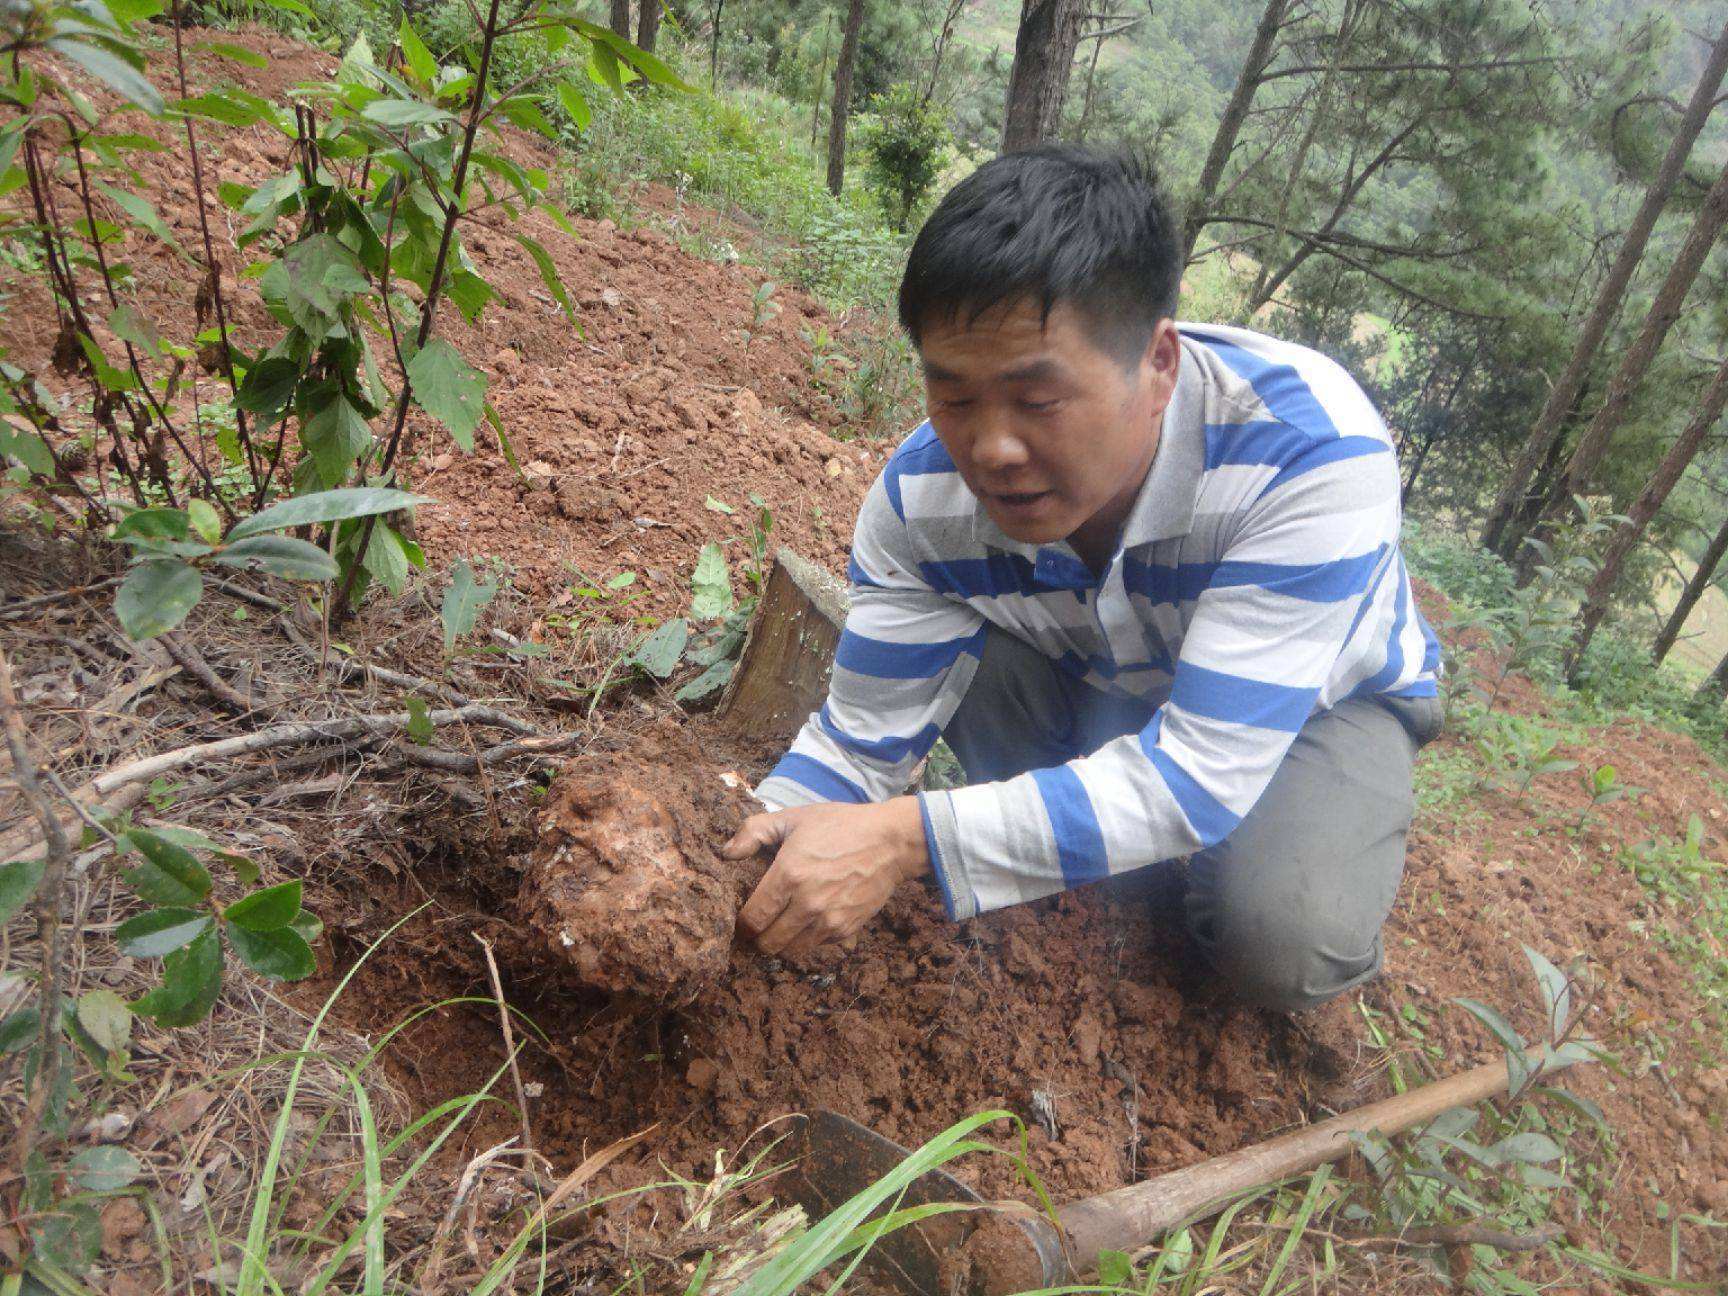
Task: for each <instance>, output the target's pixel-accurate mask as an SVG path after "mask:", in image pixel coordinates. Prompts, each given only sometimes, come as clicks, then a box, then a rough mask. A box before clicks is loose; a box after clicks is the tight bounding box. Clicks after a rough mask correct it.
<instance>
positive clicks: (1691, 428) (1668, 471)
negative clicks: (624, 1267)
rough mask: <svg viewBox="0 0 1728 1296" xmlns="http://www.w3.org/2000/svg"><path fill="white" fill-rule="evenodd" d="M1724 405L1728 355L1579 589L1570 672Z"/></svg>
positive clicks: (1568, 664) (1575, 669)
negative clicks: (1583, 587)
mask: <svg viewBox="0 0 1728 1296" xmlns="http://www.w3.org/2000/svg"><path fill="white" fill-rule="evenodd" d="M1725 409H1728V359H1724V360H1723V361H1722V365H1721V367H1720V368H1718V369H1717V370H1716V376H1715V377H1714V378H1713V379H1711V380H1710V387H1709V389H1708V390H1707V391H1706V392H1705V393H1704V399H1703V402H1702V403H1701V404H1700V405H1699V408H1698V412H1697V413H1696V414H1694V415H1693V416H1692V421H1691V422H1689V423H1688V424H1687V425H1686V430H1685V431H1684V432H1682V433H1681V434H1680V437H1679V439H1678V440H1677V441H1675V442H1674V444H1673V445H1672V446H1671V447H1669V450H1668V453H1667V454H1665V455H1663V456H1662V462H1661V463H1659V464H1657V465H1656V471H1655V472H1654V473H1652V474H1651V475H1650V480H1649V481H1648V482H1646V483H1645V484H1644V489H1643V490H1641V491H1640V492H1638V498H1637V499H1636V500H1634V501H1633V502H1632V507H1631V508H1630V509H1628V510H1627V511H1626V521H1624V522H1622V523H1621V524H1620V526H1619V527H1618V528H1617V529H1616V530H1615V532H1614V535H1613V537H1612V538H1611V539H1610V540H1609V541H1608V548H1607V549H1606V550H1605V551H1604V552H1603V554H1602V565H1601V566H1600V567H1598V568H1597V569H1596V575H1595V577H1594V578H1592V580H1591V581H1590V588H1589V589H1587V590H1586V591H1585V592H1584V605H1583V606H1582V607H1581V608H1579V609H1578V633H1577V635H1576V636H1575V637H1574V638H1573V641H1572V648H1571V650H1570V652H1569V653H1568V655H1567V659H1566V667H1567V673H1568V674H1569V675H1571V676H1574V677H1576V675H1577V672H1578V666H1579V664H1580V663H1581V662H1582V661H1583V660H1584V650H1585V649H1586V648H1588V647H1589V646H1590V640H1591V637H1592V636H1594V635H1595V633H1596V627H1597V626H1599V625H1601V624H1602V618H1603V616H1604V615H1606V614H1607V611H1608V599H1609V597H1610V596H1611V595H1612V594H1613V593H1614V587H1615V586H1616V585H1618V584H1619V583H1620V569H1621V567H1623V566H1624V565H1625V563H1626V557H1627V555H1628V554H1630V553H1631V552H1632V547H1633V546H1634V545H1635V544H1637V543H1638V541H1639V540H1641V539H1643V537H1644V531H1645V528H1647V527H1648V526H1649V525H1650V519H1651V518H1653V517H1655V516H1656V510H1657V509H1659V508H1661V507H1662V505H1663V504H1664V503H1665V502H1666V501H1667V499H1668V496H1669V494H1670V493H1671V492H1672V491H1673V489H1674V487H1675V485H1676V484H1677V483H1678V482H1679V481H1680V477H1681V475H1682V474H1683V473H1685V471H1686V468H1687V465H1689V464H1690V463H1691V462H1692V460H1693V458H1694V457H1695V456H1696V455H1697V454H1698V449H1699V447H1700V446H1702V445H1703V444H1704V438H1705V437H1706V436H1708V435H1709V433H1710V429H1711V428H1713V427H1715V426H1716V420H1717V419H1719V418H1721V417H1722V411H1723V410H1725ZM1574 684H1576V679H1575V678H1574Z"/></svg>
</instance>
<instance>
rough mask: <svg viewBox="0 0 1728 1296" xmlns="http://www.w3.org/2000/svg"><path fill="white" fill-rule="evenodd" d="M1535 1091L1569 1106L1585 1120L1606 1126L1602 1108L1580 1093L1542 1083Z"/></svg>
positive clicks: (1606, 1122)
mask: <svg viewBox="0 0 1728 1296" xmlns="http://www.w3.org/2000/svg"><path fill="white" fill-rule="evenodd" d="M1535 1092H1536V1093H1538V1094H1540V1095H1541V1096H1542V1097H1544V1098H1552V1099H1553V1100H1554V1101H1555V1102H1557V1103H1559V1104H1560V1105H1561V1106H1563V1107H1568V1108H1570V1109H1571V1110H1572V1111H1575V1112H1577V1113H1578V1115H1580V1116H1582V1117H1583V1118H1584V1119H1585V1120H1587V1121H1592V1122H1594V1123H1595V1124H1597V1125H1600V1126H1601V1127H1602V1128H1603V1129H1607V1128H1608V1118H1607V1116H1605V1115H1604V1114H1603V1112H1602V1109H1601V1108H1600V1107H1598V1106H1597V1105H1596V1104H1595V1103H1594V1102H1593V1101H1591V1100H1590V1099H1588V1098H1586V1097H1584V1096H1583V1095H1582V1094H1575V1093H1573V1092H1572V1091H1571V1090H1570V1089H1562V1088H1560V1087H1559V1086H1558V1085H1544V1086H1542V1087H1541V1088H1539V1089H1537V1090H1535Z"/></svg>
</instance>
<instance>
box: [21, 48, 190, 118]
mask: <svg viewBox="0 0 1728 1296" xmlns="http://www.w3.org/2000/svg"><path fill="white" fill-rule="evenodd" d="M46 45H47V48H48V49H51V50H53V51H54V52H55V53H56V54H60V55H62V56H64V57H66V58H69V59H71V60H72V61H73V62H74V63H76V64H77V65H78V66H79V67H81V68H83V69H84V70H85V71H86V72H88V73H89V74H90V75H91V76H93V77H95V78H96V79H97V80H98V81H101V82H103V83H104V84H106V85H107V86H108V88H109V89H111V90H113V91H114V92H115V93H117V94H119V95H120V96H121V97H123V98H125V99H127V100H128V101H130V102H132V103H135V104H137V105H138V106H139V107H140V108H142V109H143V110H144V111H145V112H147V113H149V114H150V115H151V116H152V117H157V116H160V115H161V113H162V96H161V95H159V94H157V93H156V87H155V86H153V85H151V84H150V82H149V80H148V79H146V77H145V76H144V74H143V73H142V72H140V71H139V70H138V69H137V68H135V67H133V66H132V64H130V63H128V62H127V61H126V60H125V59H123V58H121V57H120V56H119V55H118V54H113V53H110V52H109V51H108V50H106V49H102V48H100V47H98V46H95V45H87V44H85V43H84V42H83V41H81V40H72V39H71V38H69V37H65V36H54V37H50V38H49V40H48V41H47V42H46Z"/></svg>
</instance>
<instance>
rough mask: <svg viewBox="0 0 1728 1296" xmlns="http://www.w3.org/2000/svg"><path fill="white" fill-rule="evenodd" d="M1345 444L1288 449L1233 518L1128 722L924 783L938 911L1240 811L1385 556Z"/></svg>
mask: <svg viewBox="0 0 1728 1296" xmlns="http://www.w3.org/2000/svg"><path fill="white" fill-rule="evenodd" d="M1352 440H1355V439H1354V438H1353V439H1352ZM1362 440H1363V441H1365V440H1366V438H1363V439H1362ZM1351 450H1352V453H1349V454H1342V453H1340V450H1339V449H1338V447H1337V443H1336V442H1334V443H1331V448H1328V444H1327V443H1317V444H1316V445H1315V446H1314V447H1313V448H1311V449H1309V450H1307V451H1305V452H1303V453H1300V454H1298V455H1296V456H1294V457H1293V458H1291V459H1290V460H1289V461H1287V462H1286V463H1285V464H1284V465H1283V466H1282V467H1281V468H1280V470H1279V471H1278V472H1277V473H1276V474H1275V475H1274V477H1273V478H1272V480H1271V481H1270V482H1269V483H1268V484H1267V485H1266V487H1265V489H1264V490H1263V491H1262V492H1261V493H1260V495H1259V497H1258V498H1257V499H1256V500H1255V502H1254V503H1253V504H1252V505H1250V506H1249V507H1248V508H1247V510H1246V511H1245V512H1244V514H1243V518H1242V524H1241V526H1240V529H1239V530H1238V532H1237V535H1236V537H1235V539H1234V540H1233V542H1232V543H1231V544H1230V546H1229V547H1228V549H1227V551H1226V553H1225V554H1224V558H1223V561H1221V562H1220V563H1219V565H1218V567H1217V570H1216V572H1215V573H1214V575H1213V577H1212V579H1211V582H1210V583H1209V585H1208V587H1207V588H1206V590H1205V591H1204V592H1203V593H1202V594H1201V596H1200V599H1199V601H1198V604H1197V606H1196V608H1195V613H1194V619H1193V621H1192V623H1191V624H1190V626H1189V628H1188V632H1187V635H1186V637H1185V638H1184V640H1183V644H1182V649H1181V655H1180V658H1179V660H1178V662H1177V664H1176V669H1175V673H1174V679H1173V681H1172V685H1171V696H1170V699H1169V701H1168V702H1167V703H1166V704H1165V705H1164V706H1162V707H1160V708H1159V709H1158V711H1157V712H1156V713H1155V714H1154V715H1153V717H1152V720H1151V722H1150V723H1149V724H1148V725H1147V727H1146V728H1145V729H1144V730H1143V731H1142V732H1140V733H1138V734H1130V735H1127V736H1125V737H1122V738H1118V739H1116V740H1115V741H1114V742H1111V743H1109V744H1107V745H1106V746H1104V747H1103V748H1101V749H1099V750H1098V751H1097V752H1095V753H1093V754H1092V755H1089V756H1086V757H1082V758H1080V759H1077V760H1073V761H1070V762H1069V763H1067V764H1066V765H1062V766H1058V767H1055V768H1052V769H1043V770H1034V771H1033V772H1031V773H1029V774H1023V775H1021V776H1019V777H1017V778H1013V779H1008V780H1006V781H1003V782H1000V783H987V784H982V785H979V786H974V787H967V788H959V789H956V790H953V791H949V792H933V793H926V794H924V798H923V800H924V809H925V816H926V823H927V825H928V835H929V836H930V838H931V839H932V855H933V856H934V858H933V860H932V864H933V866H934V868H935V870H936V872H937V875H938V877H939V879H940V881H941V883H942V890H943V894H944V896H945V898H947V899H948V901H949V907H950V911H951V913H952V914H953V916H954V917H956V918H967V917H970V916H972V915H973V914H976V913H980V912H983V911H986V910H990V909H996V908H1000V907H1002V906H1004V905H1010V904H1019V903H1022V902H1024V901H1027V900H1032V899H1036V898H1038V897H1040V896H1044V895H1049V894H1052V893H1054V892H1057V891H1061V890H1064V889H1066V888H1068V887H1073V886H1078V885H1081V884H1083V883H1086V882H1092V881H1096V880H1098V879H1101V878H1104V877H1108V876H1110V875H1112V874H1116V873H1123V872H1127V871H1128V870H1131V869H1135V868H1140V867H1143V866H1144V865H1147V864H1151V863H1155V862H1157V861H1159V860H1164V859H1169V858H1172V857H1174V856H1178V855H1186V854H1190V853H1192V852H1194V851H1196V850H1201V849H1204V848H1206V847H1208V846H1211V845H1213V844H1215V843H1217V842H1219V841H1221V840H1222V839H1223V838H1224V837H1225V836H1227V835H1228V834H1229V833H1230V831H1231V830H1232V829H1234V828H1235V827H1236V825H1237V824H1238V823H1240V822H1241V820H1242V817H1243V816H1244V815H1246V814H1247V813H1248V811H1249V810H1250V809H1251V808H1252V807H1253V805H1254V803H1255V802H1256V801H1258V800H1259V798H1260V795H1261V793H1262V792H1264V791H1265V789H1266V785H1267V784H1268V783H1269V782H1270V781H1271V779H1272V775H1273V773H1274V772H1275V771H1276V770H1277V768H1278V765H1279V762H1281V761H1282V760H1283V759H1284V755H1285V753H1286V752H1287V751H1288V750H1289V747H1290V744H1291V742H1292V741H1293V740H1294V738H1295V736H1296V732H1297V731H1298V730H1299V729H1300V728H1301V727H1302V725H1303V724H1304V722H1306V721H1307V719H1308V717H1309V716H1310V715H1311V714H1312V712H1313V710H1314V707H1315V704H1316V701H1317V700H1318V696H1319V693H1320V689H1321V687H1322V686H1323V685H1324V683H1325V682H1326V679H1327V675H1328V673H1329V672H1330V671H1331V669H1332V667H1333V665H1334V664H1335V662H1336V661H1337V659H1338V657H1339V655H1340V653H1341V652H1342V651H1343V649H1344V646H1345V645H1346V643H1347V642H1349V640H1350V638H1351V636H1352V634H1353V633H1354V632H1355V629H1356V627H1357V625H1358V623H1359V621H1360V619H1361V617H1362V614H1363V611H1364V609H1365V608H1366V607H1367V606H1368V604H1369V601H1370V599H1371V597H1372V592H1373V590H1374V589H1375V587H1376V586H1377V584H1378V583H1379V581H1380V580H1381V578H1382V576H1383V575H1384V573H1385V572H1386V570H1387V569H1388V567H1389V566H1390V565H1391V564H1392V563H1393V562H1394V560H1395V557H1396V551H1397V550H1396V546H1397V534H1398V523H1399V508H1398V474H1397V465H1396V462H1395V461H1394V458H1393V456H1392V453H1391V449H1390V447H1389V446H1385V445H1384V444H1381V445H1380V446H1379V447H1378V448H1371V447H1368V446H1363V445H1361V444H1360V443H1359V444H1358V445H1357V446H1354V447H1351ZM1361 451H1366V452H1365V453H1362V452H1361Z"/></svg>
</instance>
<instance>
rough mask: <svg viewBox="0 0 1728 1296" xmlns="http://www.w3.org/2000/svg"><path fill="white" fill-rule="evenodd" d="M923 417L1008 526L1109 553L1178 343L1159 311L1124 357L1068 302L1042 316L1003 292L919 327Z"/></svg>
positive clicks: (1148, 453)
mask: <svg viewBox="0 0 1728 1296" xmlns="http://www.w3.org/2000/svg"><path fill="white" fill-rule="evenodd" d="M919 353H920V356H921V357H922V359H923V362H924V385H925V395H926V401H927V407H928V410H929V414H930V422H931V425H932V426H933V427H934V428H935V430H936V435H937V437H938V438H939V439H940V440H941V442H942V445H943V447H944V448H946V449H947V451H948V453H949V455H951V456H952V457H953V459H954V464H955V466H956V467H957V468H958V469H959V470H960V476H961V478H962V479H964V481H965V482H966V485H967V486H968V487H970V488H971V490H972V493H973V494H974V495H976V496H977V497H978V499H979V500H980V501H982V503H983V505H984V508H985V511H986V512H987V513H989V515H990V518H991V520H992V521H993V522H995V523H996V525H997V526H999V527H1000V528H1001V529H1002V530H1003V532H1004V533H1006V534H1007V535H1008V536H1010V537H1011V538H1013V539H1015V540H1018V541H1021V542H1023V543H1029V544H1050V543H1053V542H1055V541H1058V540H1063V539H1068V538H1070V537H1073V538H1074V542H1075V544H1076V547H1077V548H1078V547H1080V546H1081V545H1082V543H1086V544H1088V545H1089V547H1091V548H1092V549H1094V550H1102V551H1104V552H1105V553H1106V555H1107V552H1108V549H1109V547H1110V546H1111V545H1113V544H1114V542H1115V539H1116V536H1117V533H1118V532H1119V531H1120V528H1121V525H1122V521H1123V519H1124V518H1126V516H1127V514H1128V511H1129V509H1130V508H1131V507H1132V505H1133V502H1134V499H1135V496H1136V495H1137V494H1138V492H1139V489H1140V485H1141V483H1142V482H1143V481H1144V480H1145V477H1146V470H1147V469H1148V468H1149V467H1150V466H1151V464H1152V458H1153V455H1154V454H1155V453H1156V452H1157V449H1158V431H1159V428H1160V425H1161V423H1162V419H1163V414H1164V409H1165V407H1166V406H1167V405H1168V404H1169V403H1170V396H1171V393H1172V392H1173V391H1174V390H1175V384H1176V367H1177V362H1178V358H1179V356H1180V354H1181V348H1180V346H1179V344H1178V342H1177V338H1176V328H1175V325H1174V323H1173V322H1172V321H1170V320H1168V319H1164V320H1160V321H1159V322H1158V327H1157V330H1156V332H1155V333H1154V334H1153V338H1152V342H1151V344H1150V345H1149V346H1148V347H1147V349H1146V352H1145V354H1144V355H1142V356H1141V358H1140V359H1139V360H1138V361H1137V362H1135V363H1134V364H1132V365H1124V364H1123V363H1122V361H1120V360H1119V359H1117V358H1116V357H1115V356H1112V355H1111V354H1109V353H1108V352H1105V351H1103V350H1100V349H1099V348H1098V346H1097V345H1096V344H1095V343H1094V342H1093V341H1092V339H1091V338H1090V337H1089V336H1088V335H1087V333H1086V330H1085V327H1084V326H1083V324H1082V323H1081V320H1080V317H1079V315H1078V314H1077V313H1076V312H1075V311H1074V310H1073V308H1072V307H1070V306H1068V305H1066V304H1061V303H1059V304H1058V305H1057V306H1056V307H1055V308H1054V309H1053V310H1052V311H1051V312H1050V317H1049V320H1048V322H1045V321H1043V320H1041V319H1040V312H1039V308H1038V305H1037V303H1035V302H1024V301H1019V302H1012V303H1008V304H1005V305H1003V306H1000V307H996V308H993V309H991V310H989V311H987V312H985V313H984V314H983V315H982V316H980V317H979V318H978V319H977V320H976V321H975V322H974V323H972V324H971V325H970V326H967V324H966V323H965V318H964V316H963V315H962V316H961V317H960V318H959V319H955V320H952V321H943V322H942V323H940V324H936V323H932V324H930V325H929V326H927V327H926V328H925V329H924V330H923V337H922V339H921V342H920V346H919Z"/></svg>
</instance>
